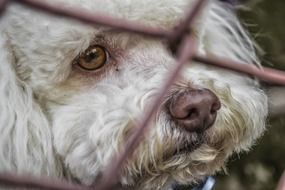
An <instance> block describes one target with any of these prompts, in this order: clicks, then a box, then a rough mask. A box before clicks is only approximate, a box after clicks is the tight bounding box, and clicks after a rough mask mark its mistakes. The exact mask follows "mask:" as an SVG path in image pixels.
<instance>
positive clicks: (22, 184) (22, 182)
mask: <svg viewBox="0 0 285 190" xmlns="http://www.w3.org/2000/svg"><path fill="white" fill-rule="evenodd" d="M0 184H1V186H2V185H5V186H6V187H17V188H40V189H46V190H91V189H90V188H87V187H84V186H82V185H75V184H71V183H69V182H67V181H65V180H62V181H61V180H56V179H51V178H44V177H40V178H36V177H32V176H29V175H18V174H15V173H1V174H0Z"/></svg>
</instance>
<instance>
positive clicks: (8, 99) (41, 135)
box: [0, 31, 56, 175]
mask: <svg viewBox="0 0 285 190" xmlns="http://www.w3.org/2000/svg"><path fill="white" fill-rule="evenodd" d="M0 49H1V52H0V98H1V100H0V171H14V172H15V171H16V172H20V173H24V172H25V171H32V172H33V174H48V175H56V174H55V173H53V172H54V171H56V170H55V168H56V162H55V160H54V155H53V154H54V153H53V147H52V137H51V132H50V128H49V123H48V120H47V119H46V117H45V114H44V113H43V111H42V110H41V108H40V106H39V104H37V103H36V101H35V98H34V95H33V91H32V89H31V88H30V87H29V86H28V85H27V84H26V83H25V82H24V81H22V80H20V79H19V77H18V76H17V71H16V63H15V61H16V60H17V58H15V57H14V55H13V51H12V48H11V47H10V44H9V40H8V39H7V36H6V35H5V33H3V32H2V31H1V32H0Z"/></svg>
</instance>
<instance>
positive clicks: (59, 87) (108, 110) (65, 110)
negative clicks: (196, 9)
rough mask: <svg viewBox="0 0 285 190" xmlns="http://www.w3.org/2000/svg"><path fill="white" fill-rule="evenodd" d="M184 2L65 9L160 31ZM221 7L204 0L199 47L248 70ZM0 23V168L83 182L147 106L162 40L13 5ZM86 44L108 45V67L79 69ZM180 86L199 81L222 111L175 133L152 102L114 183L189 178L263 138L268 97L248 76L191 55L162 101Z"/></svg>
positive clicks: (236, 30) (162, 68)
mask: <svg viewBox="0 0 285 190" xmlns="http://www.w3.org/2000/svg"><path fill="white" fill-rule="evenodd" d="M192 2H193V1H186V0H177V1H173V0H156V1H153V0H145V1H141V0H133V1H128V0H123V1H122V0H113V1H104V2H103V1H97V0H82V1H79V0H74V1H68V3H67V2H66V3H65V6H67V7H68V6H70V5H72V6H77V7H82V8H86V9H89V11H93V12H97V11H98V10H99V11H103V12H106V13H108V14H113V15H114V16H118V17H121V18H127V19H130V20H133V21H140V22H143V23H145V24H149V25H152V26H161V27H164V28H171V27H173V26H174V24H175V23H177V22H178V21H179V19H180V18H181V17H182V16H183V12H184V11H185V10H187V9H188V8H189V6H188V5H189V3H190V4H191V3H192ZM69 4H70V5H69ZM232 12H233V10H232V7H230V6H229V5H227V4H224V3H222V2H219V1H215V0H212V1H210V3H209V4H208V5H207V7H206V8H205V11H204V12H203V13H202V15H201V16H200V18H199V19H198V21H197V22H196V23H195V27H194V31H195V34H196V38H197V42H198V47H199V52H200V53H201V54H204V55H219V56H223V57H226V58H230V59H233V60H238V61H243V62H247V63H253V64H255V65H257V66H258V64H259V62H258V59H257V56H256V54H255V48H254V43H253V42H252V41H251V40H250V38H249V37H248V35H247V33H246V32H245V31H244V30H243V29H242V27H241V25H240V24H239V22H238V20H237V18H236V17H235V16H234V14H233V13H232ZM0 25H1V32H0V48H1V53H0V62H1V64H0V97H1V101H0V170H1V172H3V171H14V172H17V173H29V174H32V175H39V176H51V177H56V178H66V179H69V180H73V179H76V181H79V182H80V183H83V184H87V185H91V184H92V183H94V181H95V179H96V178H97V177H98V176H100V174H101V172H102V171H104V169H105V168H106V167H107V166H108V164H109V162H110V159H111V158H112V156H113V155H114V154H115V153H118V152H120V149H121V147H122V146H123V145H124V143H125V142H126V139H127V138H128V137H129V135H130V134H131V133H132V130H133V128H134V126H136V122H138V120H137V119H138V118H141V116H142V114H143V113H144V112H145V110H147V108H148V107H150V106H151V104H152V101H153V99H154V98H155V97H156V95H157V93H158V91H159V89H160V88H161V86H162V84H163V81H165V80H164V79H165V77H167V76H166V74H167V73H168V72H169V71H170V70H171V69H172V68H173V66H174V63H175V60H174V59H173V58H172V56H171V55H170V53H169V52H167V50H165V49H164V44H163V42H160V41H155V40H151V39H147V38H144V37H141V36H137V35H131V34H127V33H121V32H118V31H116V30H113V29H110V28H104V27H99V26H95V27H93V26H87V25H84V24H82V23H78V22H76V21H73V20H68V19H63V18H57V17H54V16H51V15H46V14H44V13H40V12H37V11H34V10H29V9H28V8H26V7H21V6H20V5H14V4H13V5H11V6H10V7H9V8H8V10H7V11H6V14H5V16H4V17H3V18H2V19H1V23H0ZM93 44H99V45H101V46H104V47H105V48H106V49H107V50H108V52H109V57H108V64H106V65H105V66H104V67H103V68H102V69H100V70H98V71H94V72H87V71H84V70H83V69H81V68H79V67H78V66H77V65H76V64H74V59H75V58H76V57H77V56H78V55H79V54H80V52H84V51H85V50H86V49H87V48H88V47H89V46H90V45H93ZM188 88H207V89H210V90H211V91H212V92H214V93H215V94H216V95H217V96H218V97H219V99H220V101H221V104H222V107H221V109H220V110H219V111H218V115H217V119H216V121H215V123H214V125H213V126H212V127H211V128H210V129H208V130H207V131H205V132H204V133H201V134H196V133H189V132H186V131H185V130H183V128H181V127H179V126H176V125H175V123H174V122H173V121H172V120H171V118H170V116H169V114H168V113H167V111H166V109H165V106H164V105H162V106H161V108H160V109H159V110H160V111H159V112H158V113H157V114H156V117H155V118H153V120H152V126H151V128H150V131H149V132H148V134H146V138H145V140H144V141H143V142H142V143H141V144H140V146H139V148H138V149H137V150H136V151H135V154H134V156H133V157H132V158H131V159H129V160H128V161H127V164H126V165H125V166H124V168H123V169H122V174H121V176H120V183H121V185H122V187H123V188H131V189H148V190H149V189H167V188H169V185H171V183H172V182H174V181H175V182H178V183H182V184H189V183H194V182H196V181H197V180H199V179H201V178H203V177H204V176H206V175H212V174H215V173H216V172H217V171H219V170H220V169H221V168H223V166H224V164H225V162H226V160H227V158H228V157H229V156H230V155H232V154H233V153H239V152H240V151H243V150H248V149H249V148H250V146H251V145H252V144H253V143H254V142H255V140H256V139H257V138H258V137H259V136H260V135H261V134H262V133H263V131H264V129H265V120H266V115H267V97H266V95H265V94H264V93H263V91H262V90H261V89H260V88H259V85H258V83H257V82H256V81H255V80H253V79H251V78H250V77H248V76H245V75H242V74H238V73H234V72H230V71H227V70H223V69H219V68H215V67H211V66H208V65H203V64H197V63H194V62H192V63H191V64H188V65H187V66H185V68H184V70H183V73H182V76H181V77H180V78H179V80H178V81H176V83H175V84H174V85H173V86H172V89H171V92H169V94H167V95H166V97H165V102H167V100H168V99H169V98H171V94H172V93H175V92H177V91H181V90H186V89H188Z"/></svg>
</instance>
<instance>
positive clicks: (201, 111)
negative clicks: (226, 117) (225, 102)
mask: <svg viewBox="0 0 285 190" xmlns="http://www.w3.org/2000/svg"><path fill="white" fill-rule="evenodd" d="M167 108H168V111H169V114H170V116H171V117H172V119H173V121H174V122H175V123H176V124H177V126H179V127H182V128H184V129H185V130H186V131H188V132H197V133H202V132H204V131H205V130H207V129H208V128H209V127H211V126H212V125H213V124H214V122H215V120H216V116H217V111H218V110H219V109H220V108H221V103H220V100H219V99H218V97H217V96H216V95H215V94H214V93H213V92H212V91H210V90H208V89H189V90H185V91H182V92H177V93H175V94H174V95H173V96H172V97H171V99H170V100H169V103H168V106H167Z"/></svg>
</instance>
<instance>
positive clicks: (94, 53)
mask: <svg viewBox="0 0 285 190" xmlns="http://www.w3.org/2000/svg"><path fill="white" fill-rule="evenodd" d="M106 62H107V52H106V49H105V48H104V47H102V46H99V45H95V46H91V47H89V48H88V49H87V50H86V51H85V52H83V53H82V54H80V56H79V58H78V61H77V64H78V65H79V66H80V67H81V68H82V69H85V70H96V69H99V68H101V67H102V66H104V65H105V64H106Z"/></svg>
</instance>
